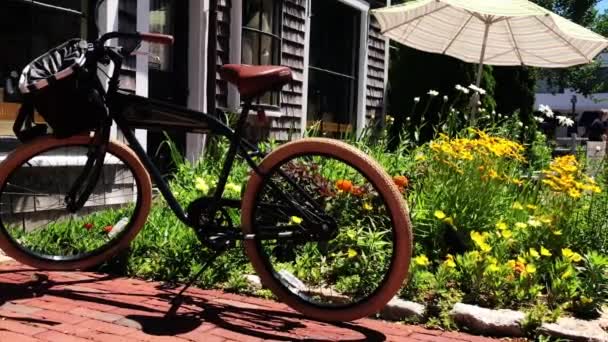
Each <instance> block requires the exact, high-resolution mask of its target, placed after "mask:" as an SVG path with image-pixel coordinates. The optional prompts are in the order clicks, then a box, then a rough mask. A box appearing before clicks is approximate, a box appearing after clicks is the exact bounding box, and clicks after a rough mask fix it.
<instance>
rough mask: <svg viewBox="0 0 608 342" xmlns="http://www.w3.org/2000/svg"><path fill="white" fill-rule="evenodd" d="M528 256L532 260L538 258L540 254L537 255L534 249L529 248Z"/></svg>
mask: <svg viewBox="0 0 608 342" xmlns="http://www.w3.org/2000/svg"><path fill="white" fill-rule="evenodd" d="M530 256H532V257H533V258H534V259H538V258H540V254H538V251H537V250H536V248H530Z"/></svg>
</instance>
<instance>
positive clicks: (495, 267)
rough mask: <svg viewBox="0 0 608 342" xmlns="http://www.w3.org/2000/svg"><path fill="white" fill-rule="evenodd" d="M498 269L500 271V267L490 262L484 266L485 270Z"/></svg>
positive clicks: (496, 270)
mask: <svg viewBox="0 0 608 342" xmlns="http://www.w3.org/2000/svg"><path fill="white" fill-rule="evenodd" d="M498 271H500V267H498V266H497V265H496V264H490V265H488V267H486V272H489V273H493V272H498Z"/></svg>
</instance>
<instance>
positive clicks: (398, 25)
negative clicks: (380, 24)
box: [380, 5, 449, 34]
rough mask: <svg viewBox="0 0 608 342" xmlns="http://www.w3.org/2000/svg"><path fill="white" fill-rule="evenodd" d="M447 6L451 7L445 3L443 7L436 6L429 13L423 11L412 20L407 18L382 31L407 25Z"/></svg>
mask: <svg viewBox="0 0 608 342" xmlns="http://www.w3.org/2000/svg"><path fill="white" fill-rule="evenodd" d="M446 7H449V5H444V6H443V7H439V8H435V9H434V10H432V11H430V12H428V13H423V14H421V15H417V16H415V17H414V18H412V19H410V20H407V21H405V22H403V23H399V24H397V25H394V26H393V27H389V28H387V29H386V30H382V31H381V32H380V33H382V34H384V33H386V32H389V31H392V30H394V29H397V28H400V27H401V26H405V25H407V24H409V23H411V22H413V21H416V20H418V19H420V18H422V17H425V16H427V15H430V14H433V13H435V12H439V11H441V10H443V9H444V8H446Z"/></svg>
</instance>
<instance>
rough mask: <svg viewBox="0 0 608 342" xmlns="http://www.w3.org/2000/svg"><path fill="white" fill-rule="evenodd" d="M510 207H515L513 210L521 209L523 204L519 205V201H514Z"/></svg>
mask: <svg viewBox="0 0 608 342" xmlns="http://www.w3.org/2000/svg"><path fill="white" fill-rule="evenodd" d="M512 208H513V209H515V210H523V209H524V206H523V205H521V203H519V202H515V203H513V206H512Z"/></svg>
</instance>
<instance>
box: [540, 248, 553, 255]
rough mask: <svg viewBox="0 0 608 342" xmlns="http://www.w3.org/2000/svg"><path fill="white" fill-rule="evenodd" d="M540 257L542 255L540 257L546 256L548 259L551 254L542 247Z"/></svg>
mask: <svg viewBox="0 0 608 342" xmlns="http://www.w3.org/2000/svg"><path fill="white" fill-rule="evenodd" d="M540 255H542V256H548V257H549V256H551V255H552V254H551V252H549V250H548V249H546V248H545V247H543V246H540Z"/></svg>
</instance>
